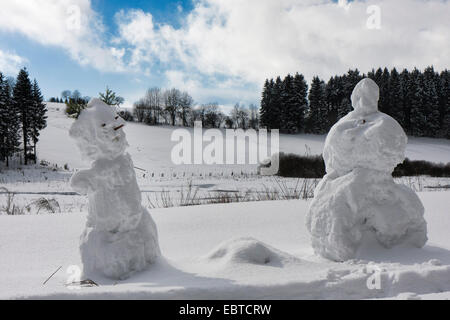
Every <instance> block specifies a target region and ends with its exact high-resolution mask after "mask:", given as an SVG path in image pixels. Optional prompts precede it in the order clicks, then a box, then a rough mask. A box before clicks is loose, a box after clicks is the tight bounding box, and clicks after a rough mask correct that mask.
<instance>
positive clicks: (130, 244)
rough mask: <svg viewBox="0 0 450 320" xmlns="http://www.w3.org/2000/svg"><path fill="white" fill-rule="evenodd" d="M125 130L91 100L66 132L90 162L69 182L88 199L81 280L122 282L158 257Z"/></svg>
mask: <svg viewBox="0 0 450 320" xmlns="http://www.w3.org/2000/svg"><path fill="white" fill-rule="evenodd" d="M124 124H125V122H124V121H123V119H121V118H120V117H118V116H117V114H116V113H115V112H114V109H113V108H112V107H111V106H108V105H106V104H104V103H103V102H102V101H101V100H99V99H92V100H91V101H90V102H89V104H88V108H87V109H85V110H83V111H82V112H81V114H80V116H79V118H78V119H77V120H76V122H75V123H74V124H73V126H72V127H71V129H70V135H71V137H73V138H74V139H76V141H77V144H78V146H79V148H80V150H81V153H82V155H83V156H84V157H85V158H87V159H89V160H91V161H92V166H91V168H90V169H87V170H81V171H78V172H77V173H75V174H74V175H73V176H72V179H71V182H70V183H71V186H72V188H73V189H74V190H75V191H77V192H78V193H80V194H87V195H88V198H89V214H88V218H87V223H86V228H85V230H84V232H83V234H82V236H81V244H80V252H81V260H82V263H83V273H84V276H85V277H93V276H94V275H96V274H101V275H103V276H106V277H108V278H113V279H124V278H127V277H129V276H130V275H131V274H133V273H134V272H137V271H141V270H144V269H145V268H146V267H147V266H148V265H149V264H151V263H153V262H154V261H155V260H156V259H157V258H158V256H160V249H159V244H158V234H157V229H156V225H155V223H154V221H153V220H152V218H151V216H150V214H149V213H148V211H147V210H146V209H145V208H143V207H142V205H141V192H140V190H139V187H138V184H137V181H136V175H135V172H134V166H133V161H132V159H131V157H130V155H129V154H128V153H125V149H126V147H127V146H128V144H127V141H126V138H125V133H124V132H123V130H122V128H123V126H124Z"/></svg>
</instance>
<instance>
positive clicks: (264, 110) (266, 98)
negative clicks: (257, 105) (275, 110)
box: [260, 79, 273, 129]
mask: <svg viewBox="0 0 450 320" xmlns="http://www.w3.org/2000/svg"><path fill="white" fill-rule="evenodd" d="M272 84H273V81H272ZM270 91H271V82H269V79H266V81H265V83H264V88H263V92H262V97H261V110H260V122H261V126H262V127H266V128H267V129H272V124H271V122H270V120H271V114H270V113H271V109H270V107H271V104H270V98H271V96H270Z"/></svg>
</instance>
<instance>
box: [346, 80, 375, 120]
mask: <svg viewBox="0 0 450 320" xmlns="http://www.w3.org/2000/svg"><path fill="white" fill-rule="evenodd" d="M379 99H380V88H379V87H378V85H377V84H376V83H375V81H373V80H372V79H369V78H365V79H363V80H361V81H360V82H359V83H358V84H357V85H356V87H355V89H353V93H352V106H353V109H355V112H356V113H360V114H362V115H367V114H371V113H374V112H377V111H378V100H379Z"/></svg>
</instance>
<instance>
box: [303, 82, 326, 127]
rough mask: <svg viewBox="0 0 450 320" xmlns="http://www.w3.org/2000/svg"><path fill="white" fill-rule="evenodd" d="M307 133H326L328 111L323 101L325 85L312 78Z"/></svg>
mask: <svg viewBox="0 0 450 320" xmlns="http://www.w3.org/2000/svg"><path fill="white" fill-rule="evenodd" d="M308 99H309V112H308V132H310V133H319V134H321V133H326V132H327V131H328V126H329V125H328V114H327V112H328V109H327V105H326V101H325V83H324V82H323V81H322V80H320V78H319V77H314V78H313V80H312V83H311V89H310V90H309V96H308Z"/></svg>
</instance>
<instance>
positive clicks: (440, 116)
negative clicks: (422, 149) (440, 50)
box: [260, 66, 450, 138]
mask: <svg viewBox="0 0 450 320" xmlns="http://www.w3.org/2000/svg"><path fill="white" fill-rule="evenodd" d="M365 77H369V78H371V79H373V80H374V81H375V82H376V83H377V84H378V86H379V87H380V101H379V109H380V111H381V112H384V113H387V114H388V115H390V116H392V117H393V118H394V119H396V120H397V121H398V122H399V123H400V124H401V125H402V127H403V128H404V130H405V131H406V133H407V134H408V135H412V136H419V137H436V138H450V72H449V71H448V70H444V71H442V72H441V73H438V72H436V71H435V70H434V68H433V67H432V66H431V67H427V68H426V69H425V70H424V71H420V70H418V69H417V68H415V69H414V70H413V71H408V70H407V69H404V70H403V71H402V72H398V71H397V69H396V68H393V69H392V70H388V69H387V68H384V69H381V68H379V69H378V70H372V71H370V72H368V73H367V74H361V73H360V71H359V70H357V69H356V70H349V71H348V72H347V74H345V75H342V76H334V77H331V78H330V80H329V81H328V82H327V83H325V82H324V81H323V80H321V79H320V78H319V77H314V78H313V79H312V82H311V87H310V89H309V91H308V86H307V84H306V82H305V81H304V78H303V76H302V75H299V74H296V75H295V76H291V75H288V76H286V77H285V78H284V79H283V80H281V78H280V77H277V78H276V79H275V80H273V79H270V80H269V79H267V80H266V81H265V84H264V88H263V92H262V99H261V109H260V126H261V127H266V128H268V129H280V130H281V131H282V132H286V133H297V132H306V133H313V134H324V133H327V132H328V131H329V130H330V128H331V127H332V126H333V125H334V124H335V123H336V122H337V121H338V120H339V119H341V118H342V117H344V116H345V115H346V114H348V113H349V112H350V111H352V110H353V108H352V105H351V100H350V97H351V93H352V91H353V88H354V87H355V85H356V84H357V83H358V82H359V81H360V80H361V79H363V78H365Z"/></svg>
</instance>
